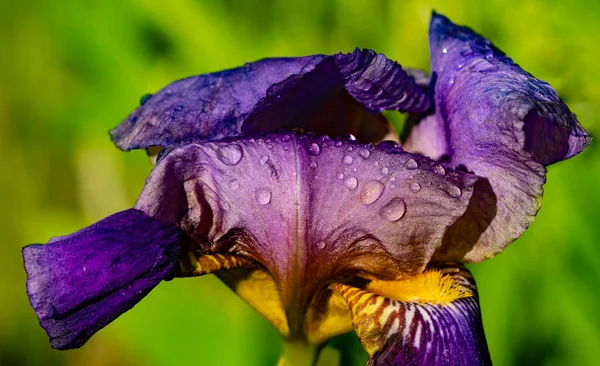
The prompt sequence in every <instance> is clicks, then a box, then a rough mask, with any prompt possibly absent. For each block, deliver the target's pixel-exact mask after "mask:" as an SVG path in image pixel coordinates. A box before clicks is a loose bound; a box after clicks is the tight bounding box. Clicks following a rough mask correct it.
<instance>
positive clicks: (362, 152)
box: [358, 149, 371, 159]
mask: <svg viewBox="0 0 600 366" xmlns="http://www.w3.org/2000/svg"><path fill="white" fill-rule="evenodd" d="M358 155H360V157H361V158H363V159H368V158H369V155H371V152H370V151H369V150H367V149H362V150H360V151H359V152H358Z"/></svg>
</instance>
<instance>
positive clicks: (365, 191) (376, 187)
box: [360, 180, 385, 205]
mask: <svg viewBox="0 0 600 366" xmlns="http://www.w3.org/2000/svg"><path fill="white" fill-rule="evenodd" d="M384 188H385V186H384V185H383V183H381V182H380V181H378V180H370V181H368V182H365V184H363V186H362V190H361V191H360V201H361V202H362V203H363V204H365V205H370V204H372V203H373V202H375V201H377V200H378V199H379V197H381V194H382V193H383V189H384Z"/></svg>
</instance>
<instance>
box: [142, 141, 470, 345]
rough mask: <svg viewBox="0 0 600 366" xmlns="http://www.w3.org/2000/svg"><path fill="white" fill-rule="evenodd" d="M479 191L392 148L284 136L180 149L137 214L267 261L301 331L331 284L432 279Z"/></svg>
mask: <svg viewBox="0 0 600 366" xmlns="http://www.w3.org/2000/svg"><path fill="white" fill-rule="evenodd" d="M479 181H480V179H479V178H478V177H476V176H472V175H469V174H466V173H461V172H453V171H445V170H444V169H443V168H442V167H441V166H439V165H438V164H436V163H434V162H433V161H431V160H429V159H427V158H423V157H421V156H415V155H411V154H408V153H405V152H403V151H402V150H401V149H399V148H397V147H394V146H393V143H382V144H380V145H378V146H372V145H366V144H359V143H357V142H355V141H342V140H330V139H329V138H327V137H314V136H307V135H302V134H286V133H283V134H272V135H264V136H262V137H256V138H248V137H246V138H237V139H229V140H226V141H219V142H211V143H208V142H207V143H202V144H189V145H184V146H181V147H177V148H174V149H173V150H172V151H170V152H169V153H168V154H167V155H165V156H163V157H162V159H161V160H160V161H159V163H158V165H157V166H156V168H155V169H154V171H153V172H152V174H151V175H150V178H149V179H148V181H147V184H146V187H145V188H144V190H143V192H142V194H141V195H140V198H139V200H138V202H137V203H136V205H135V207H136V208H137V209H140V210H142V211H144V212H146V213H147V214H148V215H150V216H153V217H157V218H159V219H161V220H165V221H167V222H172V223H174V224H177V225H179V226H181V227H182V229H184V230H185V232H186V234H187V235H188V236H189V237H190V238H192V239H194V241H195V242H196V243H198V248H197V250H199V251H200V252H206V253H213V252H216V253H230V254H240V255H244V256H248V257H250V258H252V259H254V260H255V261H256V262H258V263H261V264H262V265H263V266H264V267H265V268H266V269H267V271H268V272H269V273H270V274H271V275H272V276H273V277H274V279H275V283H276V284H277V285H278V287H279V290H280V292H281V295H282V299H281V300H282V303H283V305H284V306H285V307H286V308H294V311H298V312H299V314H293V316H290V318H291V319H295V320H297V321H301V320H302V319H303V313H304V312H305V311H306V308H307V307H308V306H309V304H308V303H303V301H309V300H310V299H311V298H312V296H313V295H314V294H315V292H316V291H317V290H319V288H321V287H323V286H324V285H325V284H326V283H327V281H328V280H330V279H333V278H336V277H338V276H344V275H357V274H359V275H361V276H363V277H366V278H395V277H398V276H402V275H406V274H414V273H418V272H420V271H422V270H423V269H424V268H425V266H426V265H427V263H428V262H429V260H430V258H431V255H432V254H433V251H434V250H435V249H436V248H437V247H439V246H440V245H441V242H442V238H443V237H444V235H445V233H446V232H447V230H448V228H449V227H451V226H452V225H453V224H454V223H455V222H456V221H457V219H459V218H460V217H461V215H463V213H464V212H465V209H466V208H467V206H468V205H469V199H470V198H471V197H472V195H473V194H474V185H475V184H476V183H477V182H479ZM294 326H295V325H290V328H291V332H292V333H293V332H294ZM297 327H301V325H297ZM296 330H297V329H296Z"/></svg>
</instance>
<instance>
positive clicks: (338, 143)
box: [335, 141, 343, 147]
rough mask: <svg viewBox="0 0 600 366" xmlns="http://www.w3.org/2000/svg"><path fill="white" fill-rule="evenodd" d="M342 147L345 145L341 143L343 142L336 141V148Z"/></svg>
mask: <svg viewBox="0 0 600 366" xmlns="http://www.w3.org/2000/svg"><path fill="white" fill-rule="evenodd" d="M342 145H343V144H342V142H341V141H336V143H335V146H336V147H340V146H342Z"/></svg>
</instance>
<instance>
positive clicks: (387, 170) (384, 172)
mask: <svg viewBox="0 0 600 366" xmlns="http://www.w3.org/2000/svg"><path fill="white" fill-rule="evenodd" d="M389 172H390V170H389V169H388V168H386V167H383V168H381V174H383V175H386V174H387V173H389Z"/></svg>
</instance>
